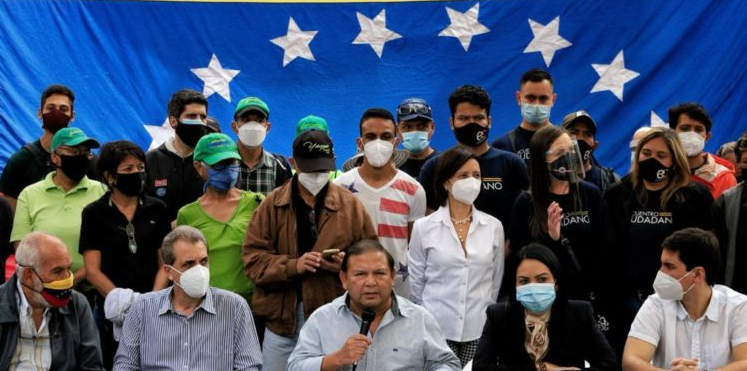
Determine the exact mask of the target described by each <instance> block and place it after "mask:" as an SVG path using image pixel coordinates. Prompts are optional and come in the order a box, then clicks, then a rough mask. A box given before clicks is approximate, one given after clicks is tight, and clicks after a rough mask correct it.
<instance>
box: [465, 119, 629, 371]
mask: <svg viewBox="0 0 747 371" xmlns="http://www.w3.org/2000/svg"><path fill="white" fill-rule="evenodd" d="M535 135H536V134H535ZM517 261H518V266H517V269H516V275H515V276H514V277H513V278H514V280H515V281H514V282H515V287H516V294H515V295H511V296H509V297H508V300H507V301H502V302H500V303H498V304H494V305H491V306H490V307H489V308H488V310H487V321H486V322H485V327H484V328H483V331H482V336H481V337H480V341H479V344H478V346H477V353H476V354H475V358H474V364H473V366H472V369H473V370H474V371H485V370H487V371H504V370H506V371H507V370H522V371H523V370H537V371H557V370H581V369H585V370H617V369H619V368H620V367H619V365H618V363H617V361H616V359H615V353H614V352H613V351H612V348H611V347H610V345H609V344H608V343H607V340H606V339H605V338H604V335H602V333H601V332H600V331H599V329H598V328H597V325H596V321H595V319H594V316H593V313H592V308H591V305H590V304H589V303H588V302H584V301H576V300H568V299H567V297H566V295H565V292H564V284H563V282H564V281H563V269H562V268H561V266H560V262H559V261H558V258H557V257H556V256H555V254H553V253H552V251H551V250H550V249H549V248H547V247H546V246H543V245H541V244H537V243H532V244H529V245H527V246H525V247H524V248H522V249H521V250H520V251H519V252H518V254H517ZM584 362H588V363H589V367H585V364H584Z"/></svg>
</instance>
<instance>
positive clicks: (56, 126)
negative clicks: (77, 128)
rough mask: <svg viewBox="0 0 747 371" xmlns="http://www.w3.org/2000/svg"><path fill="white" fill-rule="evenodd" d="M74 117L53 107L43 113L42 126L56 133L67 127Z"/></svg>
mask: <svg viewBox="0 0 747 371" xmlns="http://www.w3.org/2000/svg"><path fill="white" fill-rule="evenodd" d="M71 119H72V118H71V117H70V116H68V115H67V114H65V112H62V111H61V110H58V109H53V110H51V111H49V112H47V113H45V114H43V115H42V123H43V124H42V127H43V128H44V129H47V130H49V132H50V133H52V134H55V133H57V132H58V131H60V129H62V128H66V127H67V125H68V124H69V123H70V120H71Z"/></svg>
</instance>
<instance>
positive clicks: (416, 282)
mask: <svg viewBox="0 0 747 371" xmlns="http://www.w3.org/2000/svg"><path fill="white" fill-rule="evenodd" d="M503 241H504V234H503V225H502V224H501V222H500V221H499V220H498V219H496V218H494V217H492V216H490V215H488V214H486V213H483V212H481V211H479V210H477V209H476V208H475V207H474V206H473V207H472V222H471V224H470V226H469V231H468V233H467V239H466V250H467V253H466V256H465V252H464V250H463V249H462V246H461V244H460V242H459V238H458V237H457V234H456V230H455V229H454V226H453V224H452V222H451V218H450V216H449V209H448V205H447V206H442V207H441V208H439V209H438V210H437V211H436V212H434V213H433V214H431V215H429V216H427V217H425V218H422V219H420V220H418V221H416V222H415V226H414V227H413V230H412V237H411V238H410V251H409V253H408V262H409V264H408V269H409V271H410V290H411V293H412V297H413V300H414V301H415V302H416V303H417V304H421V305H423V306H424V307H425V308H426V309H428V311H430V312H431V314H433V316H434V317H436V320H437V321H438V325H439V326H440V327H441V330H442V331H443V333H444V336H446V339H449V340H452V341H458V342H466V341H472V340H477V339H479V338H480V334H481V333H482V328H483V325H484V324H485V310H486V309H487V307H488V305H490V304H491V303H493V302H495V301H496V299H497V298H498V290H499V289H500V287H501V280H502V279H503V268H504V262H503V259H504V248H503Z"/></svg>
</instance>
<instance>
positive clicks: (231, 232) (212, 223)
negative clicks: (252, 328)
mask: <svg viewBox="0 0 747 371" xmlns="http://www.w3.org/2000/svg"><path fill="white" fill-rule="evenodd" d="M263 199H264V196H262V194H261V193H254V192H247V191H242V192H241V199H240V200H239V204H238V206H237V207H236V210H235V211H234V214H233V216H232V217H231V219H230V220H229V221H227V222H221V221H218V220H215V219H213V218H212V217H211V216H210V215H208V214H207V213H205V210H203V208H202V206H200V200H197V201H195V202H192V203H190V204H186V205H184V206H183V207H182V208H181V209H179V213H178V214H177V216H176V225H189V226H192V227H195V228H197V229H199V230H200V231H202V234H204V235H205V239H206V240H207V248H208V260H209V261H210V286H214V287H217V288H221V289H224V290H228V291H231V292H234V293H236V294H239V295H241V296H243V297H244V299H246V301H247V302H248V303H251V300H252V292H254V284H253V283H252V282H251V281H249V278H247V276H246V274H245V273H244V263H243V261H242V259H241V255H242V245H243V243H244V238H245V237H246V227H247V226H248V225H249V222H250V221H251V220H252V215H254V210H256V208H257V206H259V203H260V202H262V200H263Z"/></svg>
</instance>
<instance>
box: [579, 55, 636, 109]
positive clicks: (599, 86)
mask: <svg viewBox="0 0 747 371" xmlns="http://www.w3.org/2000/svg"><path fill="white" fill-rule="evenodd" d="M591 66H592V67H594V70H595V71H597V74H598V75H599V80H598V81H597V83H596V84H594V87H593V88H591V93H596V92H598V91H605V90H609V91H610V92H612V94H615V96H616V97H617V99H619V100H620V102H622V100H623V87H624V86H625V84H626V83H627V82H628V81H630V80H633V79H634V78H636V77H638V75H640V73H638V72H635V71H633V70H628V69H626V68H625V57H624V56H623V51H622V50H620V52H619V53H617V55H616V56H615V59H613V60H612V62H611V63H610V64H592V65H591Z"/></svg>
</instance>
